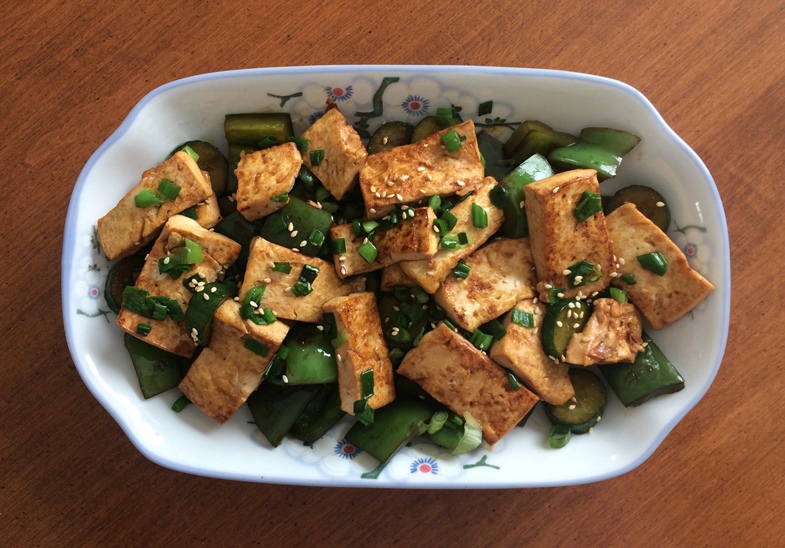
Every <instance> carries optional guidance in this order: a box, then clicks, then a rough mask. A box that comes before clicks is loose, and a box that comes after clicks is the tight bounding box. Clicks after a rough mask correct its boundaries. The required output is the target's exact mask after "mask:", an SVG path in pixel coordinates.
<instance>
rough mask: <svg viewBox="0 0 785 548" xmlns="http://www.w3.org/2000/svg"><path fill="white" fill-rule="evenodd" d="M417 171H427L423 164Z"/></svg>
mask: <svg viewBox="0 0 785 548" xmlns="http://www.w3.org/2000/svg"><path fill="white" fill-rule="evenodd" d="M417 171H420V172H423V171H425V168H424V167H423V166H420V167H418V168H417Z"/></svg>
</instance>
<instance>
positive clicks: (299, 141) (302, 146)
mask: <svg viewBox="0 0 785 548" xmlns="http://www.w3.org/2000/svg"><path fill="white" fill-rule="evenodd" d="M286 140H287V141H291V142H293V143H294V144H295V145H297V150H299V151H300V154H305V153H306V152H308V139H306V138H304V137H294V136H292V135H289V136H288V137H287V138H286Z"/></svg>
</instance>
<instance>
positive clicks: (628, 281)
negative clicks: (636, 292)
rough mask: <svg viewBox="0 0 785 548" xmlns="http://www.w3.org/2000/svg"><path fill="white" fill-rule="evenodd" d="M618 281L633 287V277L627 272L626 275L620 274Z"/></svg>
mask: <svg viewBox="0 0 785 548" xmlns="http://www.w3.org/2000/svg"><path fill="white" fill-rule="evenodd" d="M619 279H621V281H623V282H624V283H626V284H627V285H635V275H634V274H630V273H629V272H628V273H626V274H622V275H621V276H620V277H619Z"/></svg>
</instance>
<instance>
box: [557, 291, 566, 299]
mask: <svg viewBox="0 0 785 548" xmlns="http://www.w3.org/2000/svg"><path fill="white" fill-rule="evenodd" d="M556 296H557V297H559V298H560V299H563V298H564V293H562V292H561V291H559V292H558V293H557V294H556Z"/></svg>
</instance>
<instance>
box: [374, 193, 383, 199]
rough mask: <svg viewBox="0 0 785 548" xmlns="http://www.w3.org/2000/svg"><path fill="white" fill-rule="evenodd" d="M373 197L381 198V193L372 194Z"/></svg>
mask: <svg viewBox="0 0 785 548" xmlns="http://www.w3.org/2000/svg"><path fill="white" fill-rule="evenodd" d="M374 196H376V197H377V198H381V197H382V193H381V192H377V193H375V194H374Z"/></svg>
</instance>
